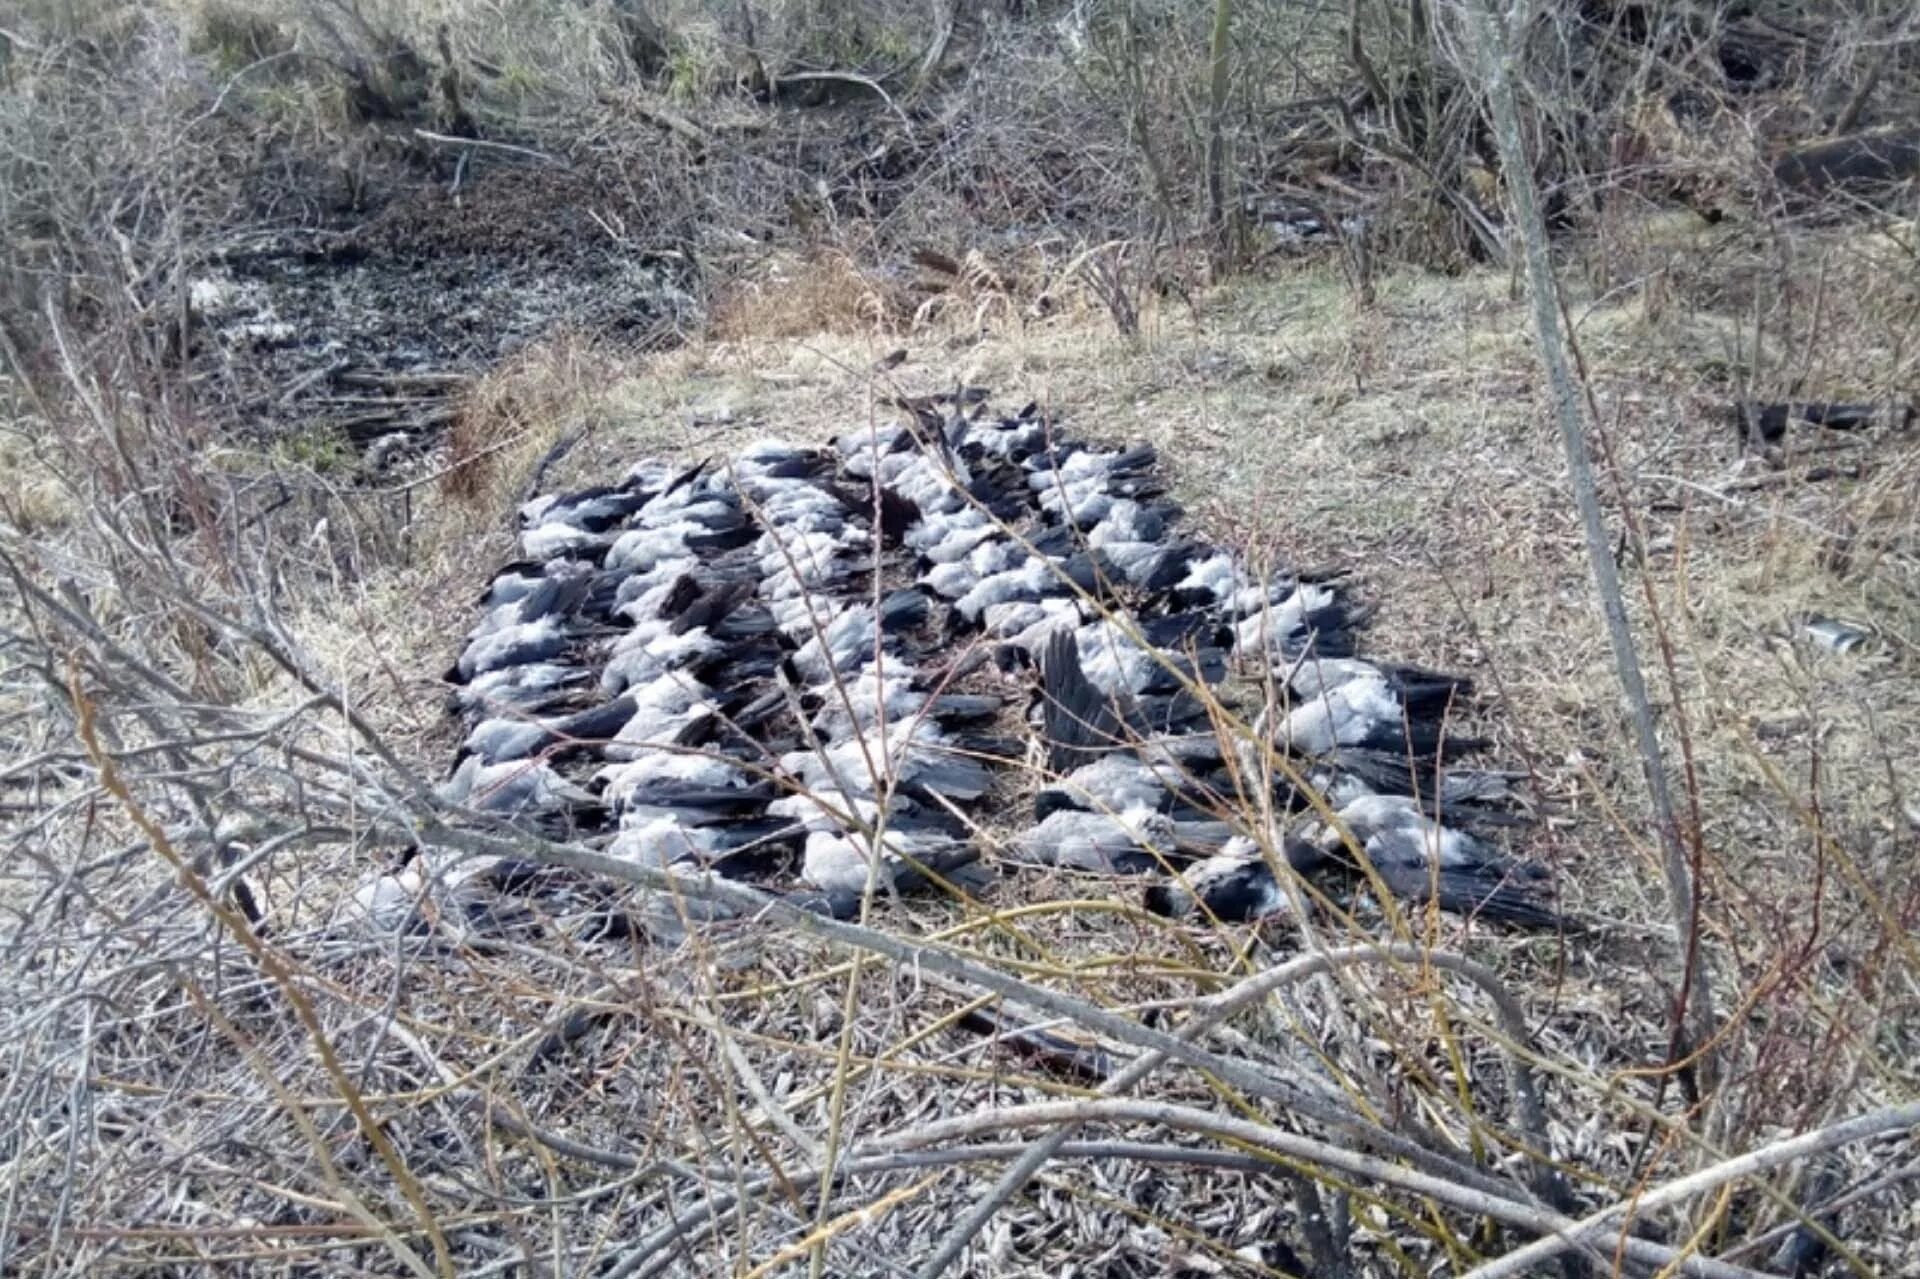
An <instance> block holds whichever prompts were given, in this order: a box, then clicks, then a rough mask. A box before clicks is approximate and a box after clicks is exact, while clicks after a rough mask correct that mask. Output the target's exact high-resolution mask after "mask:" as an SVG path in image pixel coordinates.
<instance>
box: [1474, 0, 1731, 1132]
mask: <svg viewBox="0 0 1920 1279" xmlns="http://www.w3.org/2000/svg"><path fill="white" fill-rule="evenodd" d="M1498 2H1499V0H1469V3H1468V4H1467V5H1466V6H1465V7H1466V8H1467V10H1468V11H1469V12H1470V13H1471V15H1472V18H1471V20H1472V22H1473V24H1474V46H1475V49H1476V52H1477V54H1478V60H1479V63H1480V72H1481V76H1482V79H1483V82H1484V83H1485V85H1486V88H1487V93H1488V95H1489V96H1490V98H1491V99H1492V107H1493V126H1494V135H1495V138H1496V140H1497V141H1498V144H1499V149H1500V168H1501V171H1502V174H1503V176H1504V177H1505V179H1506V187H1507V191H1508V193H1509V194H1510V195H1511V196H1512V199H1513V210H1514V221H1513V225H1514V227H1515V228H1516V229H1517V230H1518V232H1519V234H1520V238H1521V248H1522V250H1523V252H1522V260H1523V265H1524V268H1525V271H1526V278H1527V292H1528V294H1529V295H1530V297H1531V299H1532V302H1533V322H1534V329H1535V332H1536V334H1537V336H1538V338H1539V342H1540V361H1541V363H1542V364H1543V365H1545V367H1546V374H1547V382H1548V384H1549V386H1550V387H1551V388H1552V391H1553V403H1554V409H1555V414H1556V417H1557V418H1558V420H1559V424H1560V436H1561V442H1562V443H1563V444H1564V445H1565V447H1566V453H1567V472H1568V475H1569V477H1570V479H1571V480H1572V483H1573V498H1574V504H1575V505H1576V506H1577V507H1578V508H1579V511H1580V521H1581V524H1582V526H1583V527H1584V530H1585V533H1586V542H1587V556H1588V559H1589V561H1590V562H1591V566H1592V569H1593V578H1594V584H1595V586H1596V587H1597V588H1598V590H1599V593H1600V603H1601V607H1602V609H1603V610H1604V612H1605V615H1606V623H1607V639H1608V641H1609V642H1610V643H1611V644H1612V646H1613V662H1614V669H1615V672H1616V673H1617V674H1618V676H1619V679H1620V687H1621V689H1622V690H1623V691H1624V692H1625V694H1626V697H1627V702H1628V705H1629V706H1630V708H1631V709H1632V712H1633V726H1634V733H1635V736H1636V738H1637V744H1638V746H1639V750H1640V764H1641V768H1642V770H1643V771H1644V773H1645V776H1646V782H1647V791H1648V795H1649V798H1650V799H1651V801H1652V806H1653V819H1654V822H1655V824H1656V825H1657V826H1658V827H1659V836H1660V843H1661V847H1662V850H1663V853H1664V857H1663V871H1664V874H1665V878H1666V887H1667V906H1668V909H1669V911H1670V912H1671V914H1672V916H1673V925H1674V931H1675V934H1676V940H1677V943H1678V945H1679V947H1680V953H1681V955H1682V956H1683V958H1682V961H1681V971H1680V979H1679V992H1678V994H1677V996H1676V1000H1675V1003H1676V1007H1675V1013H1676V1023H1675V1024H1676V1028H1679V1029H1682V1030H1683V1031H1684V1035H1683V1038H1684V1040H1685V1041H1686V1042H1684V1043H1681V1044H1676V1048H1678V1049H1680V1051H1677V1052H1676V1053H1675V1054H1674V1056H1675V1058H1676V1059H1680V1058H1684V1057H1686V1056H1688V1055H1690V1054H1691V1053H1698V1054H1699V1058H1698V1061H1697V1064H1696V1069H1697V1070H1698V1073H1699V1078H1700V1091H1701V1094H1702V1096H1705V1095H1706V1094H1708V1093H1710V1092H1711V1091H1712V1090H1713V1086H1714V1077H1715V1069H1714V1056H1713V1052H1712V1049H1711V1044H1712V1041H1713V1023H1714V1016H1713V1002H1712V993H1711V990H1710V988H1709V984H1708V981H1707V965H1706V962H1705V957H1704V956H1703V955H1701V954H1700V950H1699V948H1700V935H1699V900H1698V891H1699V885H1698V884H1697V883H1695V881H1694V868H1693V866H1692V864H1691V863H1690V862H1689V860H1688V857H1687V852H1686V848H1685V846H1684V844H1683V842H1682V840H1681V838H1680V828H1679V825H1678V823H1677V822H1676V821H1675V818H1674V812H1673V797H1672V794H1671V793H1670V791H1669V789H1668V780H1667V768H1666V763H1665V760H1664V759H1663V757H1662V752H1661V748H1660V737H1659V734H1658V732H1657V731H1656V730H1655V728H1654V722H1653V706H1652V703H1651V701H1650V700H1649V698H1648V696H1647V685H1646V679H1645V677H1644V676H1643V675H1642V673H1641V670H1640V657H1639V653H1638V652H1637V650H1636V649H1635V647H1634V639H1633V631H1632V629H1631V628H1630V627H1629V625H1628V623H1627V609H1626V603H1625V600H1624V598H1623V597H1622V595H1621V590H1620V576H1619V571H1618V568H1617V566H1616V565H1615V563H1614V558H1613V550H1612V547H1611V545H1610V544H1609V538H1608V536H1607V526H1606V521H1605V519H1604V518H1603V516H1602V515H1601V511H1600V496H1599V493H1598V491H1597V489H1596V488H1595V485H1594V479H1593V464H1592V461H1591V459H1590V457H1589V456H1588V453H1587V439H1586V423H1585V421H1584V414H1583V412H1582V410H1581V399H1580V394H1579V390H1578V388H1577V387H1576V386H1575V385H1574V378H1573V371H1572V369H1571V367H1570V365H1569V363H1568V359H1567V351H1566V346H1565V344H1564V342H1563V340H1562V338H1561V334H1560V318H1559V301H1558V299H1559V285H1558V283H1557V281H1556V280H1555V279H1554V276H1553V263H1552V261H1551V260H1550V258H1549V256H1548V250H1547V228H1546V223H1545V222H1544V221H1543V220H1542V218H1541V216H1540V207H1539V201H1538V199H1537V197H1536V194H1535V191H1534V180H1533V169H1532V167H1531V165H1530V164H1529V162H1528V159H1527V154H1526V146H1525V144H1524V142H1523V141H1522V136H1521V126H1520V106H1519V101H1518V95H1517V94H1516V92H1515V90H1514V85H1513V78H1514V75H1515V67H1514V55H1513V52H1512V48H1511V45H1510V44H1509V42H1508V38H1507V32H1506V31H1505V30H1504V28H1503V25H1502V18H1501V16H1500V14H1499V12H1498V10H1497V9H1496V5H1497V4H1498Z"/></svg>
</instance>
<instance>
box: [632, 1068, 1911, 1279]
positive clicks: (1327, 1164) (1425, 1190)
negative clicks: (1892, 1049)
mask: <svg viewBox="0 0 1920 1279" xmlns="http://www.w3.org/2000/svg"><path fill="white" fill-rule="evenodd" d="M1916 1109H1920V1107H1916ZM1085 1123H1139V1124H1151V1125H1155V1126H1159V1127H1166V1128H1173V1129H1178V1130H1180V1131H1183V1132H1195V1133H1205V1134H1207V1135H1209V1136H1213V1137H1216V1138H1219V1139H1222V1140H1225V1141H1229V1142H1233V1143H1235V1144H1237V1145H1243V1146H1252V1147H1255V1148H1258V1149H1262V1150H1270V1151H1272V1152H1274V1153H1275V1154H1276V1155H1280V1156H1283V1157H1284V1159H1285V1160H1287V1161H1292V1162H1304V1163H1310V1164H1314V1165H1317V1166H1319V1167H1322V1168H1326V1169H1330V1170H1333V1171H1335V1172H1340V1173H1344V1174H1346V1175H1347V1176H1350V1177H1353V1178H1355V1179H1357V1180H1364V1181H1372V1182H1378V1183H1380V1184H1382V1185H1386V1186H1390V1187H1393V1188H1395V1189H1398V1190H1403V1191H1406V1192H1408V1193H1410V1194H1414V1195H1419V1196H1421V1197H1424V1198H1428V1199H1433V1200H1437V1201H1438V1202H1440V1203H1443V1204H1446V1205H1448V1206H1449V1207H1452V1208H1455V1209H1458V1210H1460V1211H1462V1212H1468V1213H1474V1214H1478V1215H1484V1216H1489V1217H1493V1218H1495V1219H1496V1220H1499V1221H1503V1222H1506V1223H1507V1224H1509V1225H1514V1226H1518V1227H1520V1228H1522V1229H1525V1230H1529V1231H1533V1232H1535V1233H1538V1234H1542V1235H1548V1236H1554V1235H1556V1233H1559V1234H1570V1233H1571V1232H1573V1231H1577V1230H1578V1229H1580V1228H1581V1226H1582V1225H1583V1223H1581V1222H1576V1221H1574V1220H1572V1219H1571V1218H1568V1217H1564V1216H1561V1215H1560V1214H1559V1213H1556V1212H1553V1211H1551V1210H1548V1209H1544V1208H1535V1207H1530V1206H1528V1205H1525V1204H1522V1203H1520V1202H1518V1201H1516V1200H1512V1199H1507V1198H1504V1197H1502V1196H1499V1195H1490V1194H1486V1193H1483V1192H1481V1191H1478V1190H1472V1189H1468V1188H1467V1187H1464V1186H1462V1185H1460V1184H1458V1183H1457V1182H1454V1181H1450V1180H1446V1179H1443V1178H1438V1177H1429V1176H1427V1175H1426V1174H1424V1173H1418V1172H1413V1171H1411V1170H1409V1169H1406V1168H1402V1167H1400V1166H1399V1165H1397V1164H1393V1163H1389V1162H1387V1161H1386V1160H1384V1159H1378V1158H1375V1157H1374V1156H1372V1155H1364V1154H1359V1153H1357V1152H1355V1151H1352V1150H1347V1149H1343V1148H1341V1147H1339V1146H1335V1145H1331V1144H1329V1143H1327V1142H1323V1141H1318V1140H1315V1139H1314V1138H1312V1137H1305V1136H1301V1135H1299V1134H1296V1133H1290V1132H1287V1131H1285V1130H1283V1129H1279V1128H1273V1127H1270V1126H1268V1125H1266V1124H1259V1123H1253V1122H1251V1121H1249V1120H1245V1119H1239V1118H1234V1117H1232V1116H1227V1115H1221V1114H1218V1113H1215V1112H1213V1111H1208V1110H1201V1109H1199V1108H1197V1107H1193V1106H1181V1105H1174V1104H1170V1103H1166V1102H1148V1101H1122V1100H1118V1099H1114V1098H1102V1099H1098V1100H1091V1101H1059V1102H1037V1103H1033V1104H1030V1105H1024V1106H1008V1107H1005V1108H1002V1109H998V1110H988V1111H980V1112H976V1113H973V1114H965V1115H956V1116H952V1117H950V1118H947V1119H941V1120H936V1121H934V1122H932V1123H929V1124H924V1125H922V1126H920V1127H918V1128H913V1129H910V1130H908V1131H906V1132H903V1133H896V1134H894V1135H893V1136H891V1137H883V1138H881V1139H879V1140H878V1141H875V1142H872V1143H870V1144H869V1145H867V1146H864V1147H862V1148H861V1149H860V1150H858V1151H856V1152H850V1153H849V1155H848V1157H847V1159H846V1160H845V1161H844V1162H843V1163H842V1164H841V1165H840V1172H841V1173H842V1174H843V1175H846V1176H852V1175H855V1174H856V1172H858V1171H860V1170H864V1169H866V1168H867V1167H868V1166H869V1165H868V1162H867V1161H868V1160H869V1159H871V1158H872V1157H874V1156H884V1155H890V1154H899V1153H902V1152H906V1151H912V1150H918V1149H921V1148H923V1147H926V1146H932V1145H937V1144H938V1143H940V1142H943V1141H953V1140H957V1139H962V1138H966V1137H970V1136H973V1135H975V1134H977V1133H983V1132H995V1131H1000V1130H1003V1129H1009V1128H1032V1127H1058V1126H1060V1125H1079V1124H1085ZM789 1175H790V1176H791V1177H792V1179H793V1181H794V1182H795V1184H797V1185H805V1184H810V1183H811V1182H813V1181H814V1180H815V1179H817V1178H819V1177H820V1175H821V1170H820V1169H817V1168H816V1169H808V1170H805V1171H798V1172H793V1173H791V1174H789ZM736 1202H738V1201H737V1199H733V1198H729V1197H722V1198H720V1199H719V1200H709V1201H707V1202H705V1203H702V1204H700V1205H697V1206H696V1207H694V1208H693V1209H692V1210H691V1211H690V1212H688V1213H687V1214H686V1215H685V1216H684V1217H683V1218H681V1219H680V1220H677V1221H675V1222H673V1223H671V1224H670V1225H667V1226H663V1227H662V1228H661V1229H660V1230H658V1231H656V1232H655V1233H654V1234H653V1235H652V1236H650V1237H649V1238H647V1239H645V1240H643V1241H642V1242H641V1243H640V1244H638V1245H636V1247H635V1250H634V1252H633V1253H632V1254H630V1255H629V1256H628V1257H627V1258H625V1259H623V1261H622V1263H621V1264H620V1265H619V1266H616V1267H615V1268H614V1269H613V1270H612V1271H610V1272H609V1273H608V1274H607V1276H606V1279H630V1277H634V1276H637V1277H638V1279H645V1277H646V1276H649V1275H652V1274H656V1273H658V1272H659V1270H660V1269H661V1268H663V1267H664V1266H665V1265H667V1264H669V1261H670V1256H669V1255H661V1254H662V1250H663V1249H666V1248H668V1247H669V1246H671V1245H672V1244H673V1242H674V1241H675V1240H677V1239H678V1238H680V1237H681V1236H682V1235H684V1234H685V1233H687V1231H689V1230H692V1229H697V1228H698V1227H699V1226H700V1225H701V1224H702V1223H703V1222H706V1221H709V1220H711V1219H712V1218H713V1217H714V1216H716V1215H718V1214H720V1213H723V1212H726V1211H728V1210H729V1209H731V1208H732V1207H733V1206H734V1204H735V1203H736ZM1551 1242H1552V1243H1554V1244H1555V1245H1556V1246H1555V1248H1554V1252H1555V1253H1557V1252H1559V1251H1562V1250H1564V1249H1567V1248H1575V1247H1579V1246H1580V1245H1579V1243H1578V1241H1577V1240H1576V1239H1573V1238H1564V1239H1562V1238H1553V1239H1551ZM1624 1251H1625V1252H1626V1255H1627V1256H1628V1257H1630V1258H1632V1259H1634V1260H1636V1261H1641V1262H1645V1263H1647V1264H1648V1265H1653V1266H1668V1267H1674V1268H1677V1269H1679V1270H1681V1271H1684V1272H1685V1273H1687V1274H1692V1275H1699V1276H1702V1277H1703V1279H1765V1276H1764V1272H1760V1271H1755V1270H1749V1269H1747V1268H1746V1267H1744V1266H1735V1265H1731V1264H1729V1263H1727V1262H1724V1261H1718V1260H1714V1259H1712V1258H1708V1257H1690V1256H1682V1255H1681V1254H1680V1253H1679V1252H1677V1251H1676V1250H1675V1249H1672V1248H1669V1247H1666V1246H1664V1245H1661V1244H1656V1243H1653V1242H1651V1241H1648V1240H1645V1239H1637V1238H1629V1239H1627V1240H1626V1241H1625V1244H1624ZM1549 1255H1552V1254H1549ZM649 1258H654V1260H653V1262H652V1264H650V1265H649V1264H647V1263H648V1259H649ZM643 1267H644V1268H643Z"/></svg>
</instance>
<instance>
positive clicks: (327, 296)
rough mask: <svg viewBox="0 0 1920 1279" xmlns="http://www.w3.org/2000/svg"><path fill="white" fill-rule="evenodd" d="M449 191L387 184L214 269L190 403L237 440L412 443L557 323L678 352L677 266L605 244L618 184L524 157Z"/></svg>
mask: <svg viewBox="0 0 1920 1279" xmlns="http://www.w3.org/2000/svg"><path fill="white" fill-rule="evenodd" d="M462 176H463V180H462V182H461V184H460V187H459V189H458V190H455V189H454V187H453V184H452V183H450V182H447V181H444V180H432V179H430V178H429V177H427V176H426V175H424V174H419V175H416V176H414V177H412V178H411V180H404V179H403V180H402V181H401V182H397V183H396V182H393V180H392V178H391V177H389V183H390V185H389V187H388V191H387V194H386V195H385V198H384V199H382V200H381V202H380V203H379V204H378V206H377V207H376V208H374V209H373V210H372V211H371V212H368V213H365V214H360V215H354V214H337V213H336V214H333V215H329V216H327V217H325V218H324V219H323V220H321V221H319V222H318V223H317V224H315V225H310V226H305V227H299V228H291V229H282V230H275V231H271V232H267V233H263V234H261V235H258V236H255V237H251V238H250V239H249V241H248V242H247V243H245V244H244V245H243V246H241V247H234V248H228V249H226V250H224V251H221V252H219V253H217V254H215V255H213V256H212V257H211V258H210V259H209V260H208V261H207V262H206V263H205V264H204V266H203V267H202V269H200V270H199V271H197V272H195V273H194V275H193V277H192V284H191V285H190V294H191V297H192V306H193V310H194V313H195V316H196V318H197V319H198V320H199V321H201V323H200V324H199V325H197V326H196V329H195V335H196V336H195V341H194V344H193V349H192V355H193V359H194V364H195V365H196V372H197V373H198V374H199V379H200V386H201V389H202V393H203V396H204V400H203V403H207V404H208V406H209V407H210V408H212V409H213V411H214V412H215V414H216V416H219V417H229V416H230V417H231V419H232V421H233V422H234V423H235V425H237V426H241V427H243V428H244V429H245V430H247V431H249V432H254V433H265V434H271V433H274V432H277V431H284V430H287V429H293V428H298V429H302V430H312V429H315V428H319V429H322V430H338V431H341V432H343V433H344V434H345V435H346V436H347V438H348V439H349V440H350V441H351V442H353V443H355V444H358V445H361V446H365V445H367V444H369V443H371V442H372V441H374V440H376V439H378V438H379V437H381V436H382V435H387V434H390V433H394V432H404V433H407V434H408V435H410V436H413V437H417V438H418V442H424V441H425V439H426V438H427V437H429V436H430V435H431V433H432V431H433V430H434V428H436V427H437V426H439V425H440V424H441V423H443V422H444V421H445V420H446V419H447V417H448V416H449V414H450V413H451V409H450V407H449V405H448V403H447V398H448V392H449V391H450V390H451V389H453V388H456V387H457V386H458V385H459V384H460V382H461V381H462V380H463V377H464V376H471V375H474V374H477V373H480V372H482V371H484V370H485V369H486V368H488V367H489V366H491V365H492V364H494V363H495V362H497V361H498V360H500V359H501V358H503V357H505V356H508V355H511V354H512V353H514V352H515V351H516V350H518V349H520V348H521V347H524V346H525V345H527V344H528V343H530V342H534V341H537V340H539V339H540V338H542V337H544V336H547V335H549V334H552V333H554V332H556V331H557V330H558V329H560V328H561V327H562V326H564V327H565V328H566V329H567V330H569V331H572V332H576V333H583V334H587V335H592V336H609V337H614V338H616V339H618V340H621V341H623V342H625V343H627V344H630V345H634V346H639V347H645V346H658V345H664V344H668V343H671V342H674V341H676V340H678V335H679V334H680V332H681V331H682V330H683V327H684V325H685V324H686V322H687V321H688V319H689V314H688V312H689V310H690V308H691V306H692V300H691V298H690V297H689V296H688V294H687V293H686V292H685V291H684V289H683V284H684V283H685V282H684V281H683V280H682V279H681V278H680V271H679V266H678V260H676V259H675V258H673V257H671V256H663V255H661V254H658V253H651V252H647V251H643V250H640V249H637V248H635V247H633V246H632V245H631V244H625V243H622V242H620V241H619V240H618V239H616V236H615V234H614V232H613V231H611V230H609V227H619V226H622V225H624V224H626V223H627V222H628V221H629V218H628V217H626V216H625V210H626V201H627V197H626V196H625V194H624V193H623V192H621V191H620V190H619V189H618V188H617V187H616V186H615V185H614V183H613V182H612V181H610V179H611V178H615V177H617V175H609V174H605V173H594V172H591V171H587V170H584V169H582V168H577V167H572V166H564V167H563V166H562V165H560V164H559V163H557V162H556V163H555V164H551V165H547V164H539V163H538V162H537V161H532V160H529V161H525V162H519V161H516V162H515V163H514V166H513V167H508V166H507V165H505V164H500V163H490V162H486V161H475V162H473V163H472V164H471V165H470V166H469V169H468V172H467V173H466V174H464V175H462ZM596 214H598V215H599V217H600V218H601V219H604V220H605V223H606V225H602V223H601V222H598V221H596V218H595V215H596Z"/></svg>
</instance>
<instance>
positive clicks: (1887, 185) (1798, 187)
mask: <svg viewBox="0 0 1920 1279" xmlns="http://www.w3.org/2000/svg"><path fill="white" fill-rule="evenodd" d="M1772 174H1773V180H1774V182H1775V183H1777V184H1778V185H1779V186H1780V188H1781V189H1782V191H1784V192H1785V193H1786V194H1787V195H1789V196H1791V197H1794V198H1796V199H1797V200H1798V201H1799V202H1800V203H1801V204H1802V206H1803V207H1804V206H1805V204H1806V202H1807V201H1808V200H1810V199H1819V198H1820V197H1826V196H1834V195H1845V196H1850V197H1853V198H1854V199H1856V200H1861V201H1867V202H1874V201H1878V202H1889V201H1890V200H1893V199H1897V198H1898V195H1899V193H1900V191H1901V189H1902V188H1903V187H1906V186H1907V185H1908V184H1910V183H1911V182H1912V180H1913V179H1914V177H1915V176H1916V175H1920V130H1916V129H1911V128H1888V129H1876V130H1874V131H1872V132H1868V133H1856V134H1850V135H1849V136H1847V137H1844V138H1830V139H1826V140H1823V141H1820V142H1813V143H1806V144H1804V145H1799V146H1794V147H1791V148H1789V149H1787V150H1785V151H1783V152H1782V153H1781V154H1780V155H1779V156H1777V157H1775V159H1774V161H1773V164H1772Z"/></svg>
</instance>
